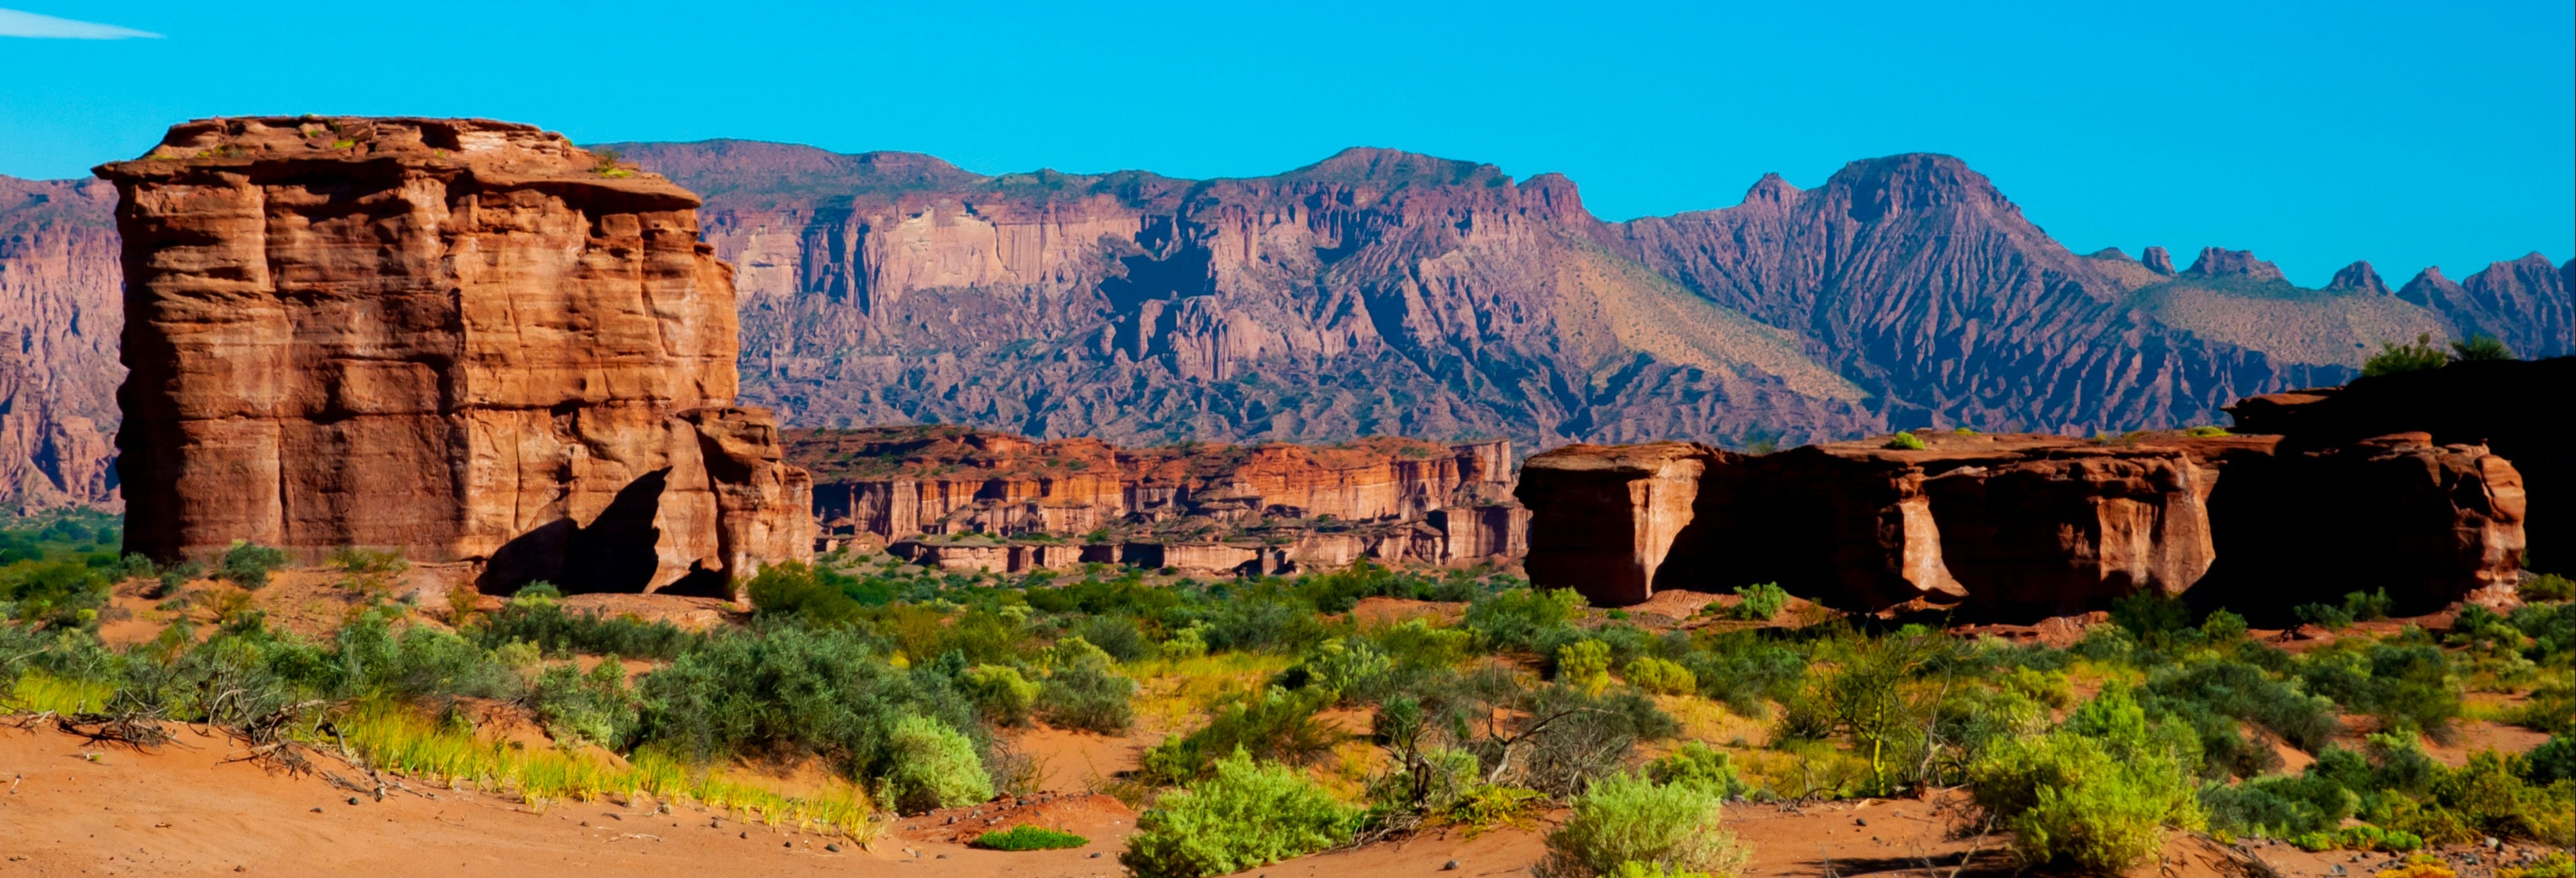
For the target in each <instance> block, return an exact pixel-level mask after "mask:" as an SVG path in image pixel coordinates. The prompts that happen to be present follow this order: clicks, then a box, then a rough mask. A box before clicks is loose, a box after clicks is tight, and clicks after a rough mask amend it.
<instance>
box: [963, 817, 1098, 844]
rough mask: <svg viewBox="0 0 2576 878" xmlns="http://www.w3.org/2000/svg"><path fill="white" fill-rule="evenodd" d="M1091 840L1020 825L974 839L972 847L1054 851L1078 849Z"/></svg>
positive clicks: (1029, 825) (1054, 830) (1043, 828)
mask: <svg viewBox="0 0 2576 878" xmlns="http://www.w3.org/2000/svg"><path fill="white" fill-rule="evenodd" d="M1090 843H1091V839H1087V838H1084V837H1082V836H1079V835H1075V834H1073V833H1070V832H1065V831H1063V830H1060V829H1047V828H1045V827H1041V826H1034V825H1031V824H1027V823H1022V824H1020V825H1018V826H1014V827H1011V828H1009V829H1004V830H1000V831H997V832H987V833H984V834H983V835H979V836H976V837H975V842H974V846H975V847H979V848H983V849H985V850H995V851H1055V850H1064V849H1066V848H1078V847H1081V846H1083V845H1087V844H1090Z"/></svg>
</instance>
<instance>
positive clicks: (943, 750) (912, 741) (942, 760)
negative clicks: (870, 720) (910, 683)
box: [883, 715, 993, 814]
mask: <svg viewBox="0 0 2576 878" xmlns="http://www.w3.org/2000/svg"><path fill="white" fill-rule="evenodd" d="M886 751H887V757H888V761H889V763H890V767H891V770H890V771H888V772H887V773H886V775H885V778H884V780H883V785H884V787H885V788H887V789H888V790H890V791H891V793H892V794H891V795H890V796H888V797H887V798H888V799H889V803H890V804H892V805H893V806H894V807H895V808H896V809H897V810H899V811H902V812H903V813H907V814H917V813H921V812H924V811H932V810H936V809H939V808H955V807H961V806H965V805H972V804H976V803H978V802H982V801H985V800H987V799H991V798H992V797H993V778H992V776H991V775H988V774H985V773H984V763H983V760H981V759H979V758H977V757H976V755H975V742H974V741H972V740H969V739H968V738H967V737H966V735H965V734H964V733H961V732H959V731H957V730H956V729H953V728H950V727H949V726H948V725H947V724H946V723H942V722H940V721H938V720H935V719H931V718H930V717H926V716H914V715H905V716H904V717H903V718H901V719H898V720H895V723H894V728H893V730H892V732H891V734H889V735H888V736H887V739H886Z"/></svg>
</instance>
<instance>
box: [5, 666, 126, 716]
mask: <svg viewBox="0 0 2576 878" xmlns="http://www.w3.org/2000/svg"><path fill="white" fill-rule="evenodd" d="M114 697H116V684H114V683H110V682H107V681H103V680H74V679H69V678H64V677H57V676H54V675H52V674H47V673H43V672H41V671H40V672H36V673H31V674H27V675H26V676H22V677H19V678H18V682H17V683H16V684H15V685H13V686H11V687H9V690H8V697H7V698H0V712H25V713H45V712H48V711H50V712H53V713H61V714H72V713H92V712H96V711H99V710H103V709H105V708H106V707H107V702H108V699H110V698H114Z"/></svg>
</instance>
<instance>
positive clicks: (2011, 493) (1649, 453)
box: [1520, 433, 2525, 619]
mask: <svg viewBox="0 0 2576 878" xmlns="http://www.w3.org/2000/svg"><path fill="white" fill-rule="evenodd" d="M1919 438H1921V439H1923V440H1924V442H1925V444H1926V447H1925V448H1923V449H1921V450H1907V449H1894V448H1887V447H1884V443H1883V442H1881V441H1877V440H1872V441H1861V442H1840V443H1828V444H1825V445H1820V446H1809V447H1803V448H1798V449H1795V450H1791V451H1786V452H1780V453H1777V454H1769V455H1741V454H1733V453H1729V452H1724V451H1716V450H1711V449H1706V448H1698V447H1685V446H1674V445H1669V444H1666V445H1648V446H1632V447H1622V448H1602V447H1596V446H1571V447H1568V448H1563V449H1557V450H1554V451H1549V452H1546V453H1543V454H1539V455H1536V456H1534V457H1532V458H1531V459H1530V461H1529V463H1528V465H1527V467H1526V468H1525V469H1524V471H1523V474H1522V477H1521V486H1520V495H1521V497H1522V499H1523V502H1525V503H1529V504H1531V505H1532V506H1535V507H1538V508H1539V514H1538V516H1537V518H1536V519H1535V520H1534V521H1533V522H1532V524H1531V533H1530V554H1529V557H1528V559H1527V561H1526V562H1525V563H1526V565H1527V567H1528V570H1529V571H1530V578H1531V581H1532V583H1533V584H1536V585H1538V586H1541V587H1563V588H1574V589H1577V590H1579V591H1581V592H1583V593H1584V594H1585V595H1586V596H1587V597H1590V598H1592V599H1593V600H1594V601H1595V602H1598V603H1603V604H1610V605H1619V604H1632V603H1636V602H1638V601H1642V600H1644V599H1645V598H1646V597H1648V596H1650V595H1651V594H1652V593H1653V591H1654V590H1655V589H1661V588H1680V589H1688V590H1693V591H1703V592H1722V591H1726V590H1728V589H1731V588H1734V587H1738V586H1743V585H1748V584H1752V583H1760V582H1776V583H1778V584H1779V585H1781V586H1782V587H1783V588H1786V589H1787V590H1788V591H1789V592H1790V593H1791V594H1795V595H1798V596H1801V597H1806V598H1809V599H1812V600H1815V601H1817V602H1819V603H1823V604H1827V605H1830V606H1835V607H1838V608H1842V609H1848V610H1859V611H1879V610H1886V609H1894V608H1917V609H1923V608H1948V609H1952V610H1955V611H1956V612H1958V613H1959V614H1961V615H1963V616H1967V617H1970V618H1985V619H2031V618H2038V617H2043V616H2049V615H2060V614H2068V613H2080V612H2085V611H2089V610H2096V609H2103V608H2106V607H2108V606H2109V605H2110V603H2111V602H2112V601H2114V600H2116V599H2118V598H2122V597H2126V596H2129V595H2133V594H2139V593H2156V594H2163V595H2180V596H2186V597H2188V598H2190V599H2192V600H2194V601H2195V602H2203V601H2205V602H2209V603H2211V604H2213V605H2224V606H2228V607H2231V608H2233V609H2237V610H2239V611H2242V612H2253V613H2266V614H2272V615H2273V616H2278V615H2279V614H2281V613H2283V612H2285V611H2286V610H2288V609H2289V608H2290V607H2292V606H2294V605H2296V604H2299V603H2306V602H2311V601H2320V600H2322V601H2333V600H2337V599H2339V598H2340V597H2341V596H2342V595H2343V594H2344V593H2345V592H2349V591H2372V590H2375V589H2379V588H2386V589H2387V590H2388V591H2389V594H2390V596H2391V597H2393V598H2395V599H2396V600H2397V601H2398V603H2399V605H2400V606H2401V607H2402V608H2404V609H2407V610H2409V611H2421V610H2429V609H2433V608H2438V607H2440V606H2441V605H2443V604H2445V603H2447V602H2449V601H2452V600H2457V599H2461V598H2464V597H2469V596H2472V595H2476V594H2479V593H2480V592H2482V591H2484V590H2488V589H2493V588H2495V587H2497V586H2507V587H2509V586H2511V585H2512V584H2513V583H2515V582H2516V581H2518V577H2519V576H2520V571H2521V567H2522V563H2521V562H2522V554H2523V551H2524V548H2525V546H2524V533H2523V518H2524V512H2525V504H2524V493H2523V484H2522V477H2521V475H2520V474H2519V473H2518V472H2516V471H2515V469H2514V467H2513V464H2512V463H2511V462H2509V461H2508V460H2506V459H2505V458H2504V457H2502V456H2500V455H2497V454H2494V453H2492V452H2491V451H2489V450H2488V449H2487V448H2486V447H2484V446H2482V445H2475V444H2451V445H2437V444H2434V442H2433V440H2432V438H2431V437H2430V436H2428V435H2426V434H2422V433H2413V434H2400V435H2394V436H2383V437H2374V438H2370V439H2365V440H2360V441H2357V442H2352V443H2348V444H2343V445H2337V446H2334V447H2328V448H2321V449H2307V450H2302V449H2295V448H2289V447H2285V446H2284V444H2283V442H2282V439H2281V437H2278V436H2191V435H2184V434H2176V433H2165V434H2152V435H2133V436H2130V437H2127V438H2125V439H2122V440H2117V441H2110V442H2097V441H2091V440H2081V439H2071V438H2064V437H2055V436H2038V435H1993V434H1953V433H1931V434H1924V435H1921V436H1920V437H1919ZM1640 458H1646V459H1652V460H1657V461H1669V462H1673V463H1678V462H1683V461H1687V463H1688V464H1689V465H1688V466H1686V467H1681V466H1673V465H1671V463H1666V464H1665V465H1663V466H1660V467H1655V466H1638V465H1636V461H1637V460H1638V459H1640ZM1676 502H1680V503H1686V505H1687V507H1688V509H1687V512H1686V514H1680V515H1676V514H1674V512H1673V509H1674V506H1675V504H1676ZM1541 504H1545V505H1541ZM1632 541H1633V543H1634V544H1635V545H1636V546H1638V547H1639V549H1640V551H1638V552H1636V553H1635V554H1633V555H1629V556H1626V557H1617V556H1618V553H1617V552H1616V551H1607V549H1610V548H1612V547H1618V546H1623V545H1625V544H1628V543H1630V542H1632ZM1649 548H1652V549H1655V550H1656V551H1646V550H1647V549H1649ZM1641 585H1642V587H1641Z"/></svg>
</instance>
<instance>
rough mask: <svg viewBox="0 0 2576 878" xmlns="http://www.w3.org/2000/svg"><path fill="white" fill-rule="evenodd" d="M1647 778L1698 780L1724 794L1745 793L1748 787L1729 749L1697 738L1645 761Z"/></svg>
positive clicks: (1677, 781)
mask: <svg viewBox="0 0 2576 878" xmlns="http://www.w3.org/2000/svg"><path fill="white" fill-rule="evenodd" d="M1646 778H1647V779H1649V780H1652V781H1654V782H1656V783H1659V784H1697V785H1699V786H1704V787H1707V788H1709V789H1712V790H1716V791H1717V793H1718V795H1721V796H1738V795H1743V794H1744V793H1745V792H1747V790H1748V788H1747V787H1746V786H1745V784H1744V779H1743V778H1741V777H1738V776H1736V773H1735V765H1734V764H1733V762H1732V761H1731V760H1730V759H1729V758H1728V757H1727V755H1726V751H1724V750H1720V749H1717V748H1715V747H1711V746H1709V745H1707V744H1704V743H1701V742H1698V741H1691V742H1688V743H1684V744H1683V745H1681V746H1680V747H1677V748H1674V750H1673V752H1670V753H1666V754H1664V755H1662V756H1659V757H1656V758H1655V760H1654V761H1653V762H1648V763H1646Z"/></svg>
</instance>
